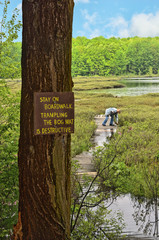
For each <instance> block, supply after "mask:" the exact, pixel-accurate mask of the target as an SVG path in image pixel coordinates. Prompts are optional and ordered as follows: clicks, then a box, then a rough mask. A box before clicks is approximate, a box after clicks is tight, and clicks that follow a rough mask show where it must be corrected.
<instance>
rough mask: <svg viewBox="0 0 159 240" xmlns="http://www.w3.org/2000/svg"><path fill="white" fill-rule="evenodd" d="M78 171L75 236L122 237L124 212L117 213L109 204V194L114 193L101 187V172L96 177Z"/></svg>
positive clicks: (73, 220)
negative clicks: (110, 208) (110, 209)
mask: <svg viewBox="0 0 159 240" xmlns="http://www.w3.org/2000/svg"><path fill="white" fill-rule="evenodd" d="M74 166H75V165H74ZM73 169H74V168H73ZM76 171H77V168H75V172H74V173H73V175H72V182H73V186H72V207H71V239H76V240H77V239H79V240H84V239H90V240H92V239H99V240H100V239H111V240H113V239H114V240H115V239H118V238H119V236H120V235H121V232H122V229H123V227H124V223H123V217H122V214H121V213H120V212H117V213H116V214H114V215H113V214H112V213H111V211H109V210H108V208H107V205H110V203H107V201H108V198H109V197H110V195H111V198H112V199H113V198H114V196H113V195H112V194H111V193H110V192H108V191H103V190H102V189H101V187H100V184H99V183H100V181H99V176H98V173H97V175H96V176H95V177H94V178H92V177H88V176H85V175H83V176H80V175H77V172H76Z"/></svg>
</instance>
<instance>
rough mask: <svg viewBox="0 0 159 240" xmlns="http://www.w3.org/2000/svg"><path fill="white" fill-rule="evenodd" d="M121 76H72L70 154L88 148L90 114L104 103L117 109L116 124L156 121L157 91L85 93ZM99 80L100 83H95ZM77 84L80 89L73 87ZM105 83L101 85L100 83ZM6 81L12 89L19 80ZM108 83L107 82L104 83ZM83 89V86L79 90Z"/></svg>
mask: <svg viewBox="0 0 159 240" xmlns="http://www.w3.org/2000/svg"><path fill="white" fill-rule="evenodd" d="M121 78H122V77H115V78H114V77H109V78H106V77H99V76H95V77H76V78H74V79H73V81H74V93H75V133H74V134H72V156H75V155H76V154H79V153H81V152H82V151H85V150H88V149H89V148H90V147H91V145H92V143H91V141H90V139H91V137H92V135H93V133H94V130H95V128H96V125H95V122H94V117H95V115H98V114H102V115H103V114H104V113H105V109H106V108H108V107H116V108H120V109H121V114H120V115H119V127H124V126H131V125H132V124H133V123H137V124H139V125H141V126H142V125H144V124H145V123H146V122H147V121H149V122H150V123H151V124H149V128H151V126H154V125H156V124H157V122H158V119H159V94H147V95H142V96H132V97H127V96H124V97H114V96H113V95H111V94H108V93H107V90H105V93H102V94H101V93H89V94H88V93H87V92H86V91H85V90H86V88H87V89H91V88H92V86H94V87H96V88H97V87H98V85H100V87H102V84H103V87H105V86H106V84H109V83H110V82H111V83H112V82H113V83H114V84H118V81H119V80H120V79H121ZM99 83H100V84H99ZM76 84H77V86H78V85H79V88H80V91H77V90H76V89H77V87H76ZM104 84H105V85H104ZM7 85H8V86H9V87H10V88H11V90H12V92H17V91H19V90H20V88H21V80H20V79H15V80H7ZM107 86H108V85H107ZM81 89H83V90H81Z"/></svg>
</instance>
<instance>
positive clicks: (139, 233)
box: [94, 115, 159, 240]
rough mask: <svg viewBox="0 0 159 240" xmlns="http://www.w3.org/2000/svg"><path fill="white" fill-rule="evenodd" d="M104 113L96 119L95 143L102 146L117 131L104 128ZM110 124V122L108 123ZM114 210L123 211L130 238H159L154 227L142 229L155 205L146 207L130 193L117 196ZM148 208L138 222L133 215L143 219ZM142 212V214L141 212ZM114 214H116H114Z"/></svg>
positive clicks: (152, 215) (137, 218) (112, 206)
mask: <svg viewBox="0 0 159 240" xmlns="http://www.w3.org/2000/svg"><path fill="white" fill-rule="evenodd" d="M104 118H105V117H104V115H99V116H96V118H95V120H96V123H97V126H98V128H97V130H96V132H95V136H94V143H95V145H96V146H102V145H103V143H104V142H108V139H109V138H110V137H111V136H112V135H113V134H114V133H115V132H116V127H114V128H109V127H107V128H103V127H102V122H103V120H104ZM108 125H109V124H108ZM109 209H111V210H112V214H113V213H115V212H117V211H118V210H119V211H121V212H122V214H123V218H124V222H125V223H126V226H125V229H124V233H125V234H126V235H127V236H128V238H127V239H129V240H137V239H139V240H154V239H159V238H157V237H154V236H153V231H154V228H152V232H151V234H150V235H149V234H143V229H140V230H139V228H140V226H141V224H143V223H144V224H143V226H144V227H145V225H146V223H147V222H148V220H149V218H150V220H151V221H152V222H153V221H154V218H155V214H154V209H153V205H149V209H147V208H146V204H145V202H144V203H143V204H142V205H140V204H139V203H138V201H137V200H136V199H132V198H131V196H130V194H127V195H124V196H119V197H117V199H116V201H114V202H113V204H112V205H111V206H110V207H109ZM145 209H146V210H147V212H148V215H147V216H146V218H145V222H144V221H139V224H138V225H137V224H136V221H135V219H134V217H133V215H134V214H135V215H134V216H135V217H136V220H139V219H142V215H141V214H142V212H140V211H141V210H145ZM140 213H141V214H140ZM113 215H114V214H113Z"/></svg>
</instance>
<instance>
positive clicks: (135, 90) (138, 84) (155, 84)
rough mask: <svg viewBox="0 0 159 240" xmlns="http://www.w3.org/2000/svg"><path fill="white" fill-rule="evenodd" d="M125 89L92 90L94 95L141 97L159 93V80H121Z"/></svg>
mask: <svg viewBox="0 0 159 240" xmlns="http://www.w3.org/2000/svg"><path fill="white" fill-rule="evenodd" d="M120 82H121V83H123V84H125V85H126V87H124V88H113V89H99V90H91V92H93V93H95V92H96V93H110V94H112V95H114V96H139V95H143V94H148V93H159V77H158V78H140V79H137V78H133V79H125V80H121V81H120Z"/></svg>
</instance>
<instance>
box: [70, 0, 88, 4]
mask: <svg viewBox="0 0 159 240" xmlns="http://www.w3.org/2000/svg"><path fill="white" fill-rule="evenodd" d="M74 2H75V3H79V2H80V3H89V2H90V0H74Z"/></svg>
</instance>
